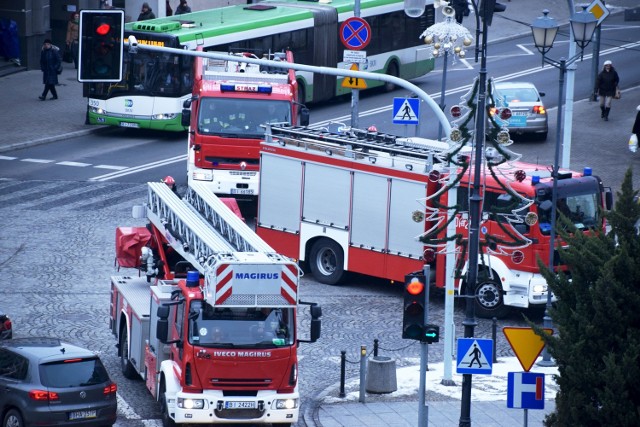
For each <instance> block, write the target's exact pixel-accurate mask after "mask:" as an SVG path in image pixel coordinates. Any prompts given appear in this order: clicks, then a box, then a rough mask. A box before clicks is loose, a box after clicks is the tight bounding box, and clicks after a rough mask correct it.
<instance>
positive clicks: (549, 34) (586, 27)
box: [531, 8, 598, 366]
mask: <svg viewBox="0 0 640 427" xmlns="http://www.w3.org/2000/svg"><path fill="white" fill-rule="evenodd" d="M542 13H543V16H541V17H539V18H537V19H536V20H535V21H533V24H531V32H532V33H533V41H534V44H535V46H536V48H537V49H538V51H539V52H540V53H541V54H542V66H543V67H544V64H549V65H551V66H553V67H556V68H557V69H558V70H560V79H559V91H558V119H557V123H556V146H555V153H554V160H553V173H552V178H553V187H552V191H551V230H550V232H549V240H550V248H549V269H550V270H551V271H554V268H553V261H554V258H555V241H556V215H557V206H556V204H557V202H558V169H559V162H560V146H561V145H562V109H563V100H564V76H565V74H566V72H567V67H568V66H569V65H571V64H573V63H574V62H575V61H576V60H578V59H580V58H581V57H582V53H583V51H584V48H585V47H586V46H587V45H588V44H589V42H590V41H591V37H592V36H593V32H594V31H595V29H596V25H597V23H598V20H597V19H596V18H595V16H593V14H592V13H591V12H587V11H586V8H584V9H583V11H582V12H578V13H575V14H573V16H572V17H571V19H570V20H569V22H570V23H571V31H572V32H573V36H574V41H575V42H576V44H577V45H578V47H579V48H580V52H578V53H577V54H576V55H574V56H572V57H571V58H569V59H565V58H564V57H562V58H560V59H559V60H557V61H556V60H553V59H550V58H548V57H547V56H546V54H547V52H549V50H551V48H552V47H553V42H554V40H555V38H556V35H557V34H558V29H559V28H560V27H559V25H558V24H557V23H556V20H555V19H553V18H551V17H550V16H548V15H549V10H547V9H545V10H543V11H542ZM550 309H551V290H550V289H549V286H548V285H547V304H546V309H545V313H544V327H545V328H551V327H552V321H551V316H550V315H549V310H550ZM538 365H539V366H555V363H554V362H553V361H551V357H550V355H549V352H548V350H547V348H546V346H545V348H544V351H543V353H542V360H541V361H540V362H538Z"/></svg>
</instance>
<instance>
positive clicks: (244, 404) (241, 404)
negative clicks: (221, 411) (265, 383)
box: [224, 402, 256, 409]
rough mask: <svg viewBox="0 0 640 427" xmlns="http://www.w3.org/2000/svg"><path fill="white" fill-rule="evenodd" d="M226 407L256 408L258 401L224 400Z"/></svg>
mask: <svg viewBox="0 0 640 427" xmlns="http://www.w3.org/2000/svg"><path fill="white" fill-rule="evenodd" d="M224 408H225V409H256V402H224Z"/></svg>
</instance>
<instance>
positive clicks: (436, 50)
mask: <svg viewBox="0 0 640 427" xmlns="http://www.w3.org/2000/svg"><path fill="white" fill-rule="evenodd" d="M431 53H432V54H433V56H438V55H440V51H439V50H438V49H433V52H431Z"/></svg>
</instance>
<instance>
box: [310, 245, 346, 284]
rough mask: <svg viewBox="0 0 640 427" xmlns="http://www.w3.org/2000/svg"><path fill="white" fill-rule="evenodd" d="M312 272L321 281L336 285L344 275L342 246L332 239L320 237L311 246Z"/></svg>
mask: <svg viewBox="0 0 640 427" xmlns="http://www.w3.org/2000/svg"><path fill="white" fill-rule="evenodd" d="M309 258H310V259H309V268H310V269H311V274H313V277H315V278H316V280H317V281H318V282H320V283H324V284H327V285H335V284H337V283H338V282H339V281H340V280H341V279H342V276H344V254H343V252H342V248H341V247H340V245H338V244H337V243H336V242H334V241H333V240H330V239H320V240H318V241H317V242H315V243H314V244H313V246H312V247H311V253H310V257H309Z"/></svg>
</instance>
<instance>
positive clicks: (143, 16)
mask: <svg viewBox="0 0 640 427" xmlns="http://www.w3.org/2000/svg"><path fill="white" fill-rule="evenodd" d="M147 19H156V15H155V14H154V13H153V10H152V9H151V7H150V6H149V3H147V2H144V3H142V9H141V10H140V15H138V21H146V20H147Z"/></svg>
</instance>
